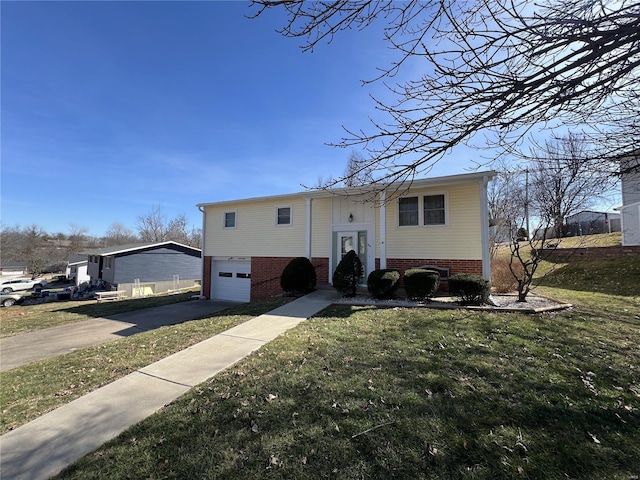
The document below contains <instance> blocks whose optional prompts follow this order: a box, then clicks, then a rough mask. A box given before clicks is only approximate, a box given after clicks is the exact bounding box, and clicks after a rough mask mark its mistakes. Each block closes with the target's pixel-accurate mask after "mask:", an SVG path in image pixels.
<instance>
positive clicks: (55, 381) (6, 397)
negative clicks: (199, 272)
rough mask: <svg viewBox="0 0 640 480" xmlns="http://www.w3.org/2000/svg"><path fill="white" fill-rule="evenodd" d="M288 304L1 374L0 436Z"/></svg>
mask: <svg viewBox="0 0 640 480" xmlns="http://www.w3.org/2000/svg"><path fill="white" fill-rule="evenodd" d="M290 300H291V298H282V297H281V298H278V297H276V298H272V299H269V300H264V301H261V302H254V303H250V304H243V305H237V306H234V307H231V308H228V309H226V310H223V311H220V312H217V313H215V314H213V315H212V316H211V317H208V318H204V319H197V320H192V321H189V322H184V323H181V324H178V325H170V326H166V327H161V328H158V329H155V330H151V331H148V332H144V333H139V334H137V335H133V336H130V337H124V338H121V339H119V340H116V341H113V342H108V343H104V344H101V345H96V346H93V347H89V348H84V349H81V350H77V351H75V352H72V353H68V354H65V355H61V356H59V357H54V358H49V359H45V360H41V361H38V362H33V363H30V364H28V365H24V366H22V367H18V368H14V369H12V370H8V371H4V372H0V381H1V383H2V389H0V405H2V416H0V433H6V432H7V431H8V430H11V429H13V428H16V427H18V426H20V425H22V424H24V423H27V422H29V421H31V420H33V419H34V418H37V417H39V416H40V415H42V414H43V413H46V412H48V411H50V410H53V409H54V408H57V407H60V406H61V405H64V404H65V403H68V402H71V401H72V400H74V399H76V398H78V397H80V396H82V395H86V394H87V393H89V392H90V391H92V390H95V389H97V388H99V387H101V386H103V385H105V384H107V383H109V382H113V381H114V380H117V379H118V378H121V377H124V376H125V375H127V374H129V373H131V372H133V371H135V370H136V369H139V368H141V367H144V366H146V365H150V364H151V363H153V362H155V361H157V360H160V359H162V358H165V357H167V356H169V355H171V354H172V353H175V352H177V351H179V350H183V349H185V348H187V347H189V346H191V345H194V344H196V343H198V342H201V341H203V340H205V339H207V338H210V337H212V336H213V335H216V334H218V333H220V332H223V331H225V330H228V329H229V328H231V327H234V326H235V325H239V324H240V323H242V322H245V321H247V320H249V319H251V318H253V317H256V316H258V315H261V314H262V313H265V312H268V311H270V310H273V309H274V308H277V307H279V306H280V305H283V304H285V303H287V302H288V301H290ZM123 304H125V302H114V303H110V304H100V305H98V307H102V306H105V305H108V306H109V308H111V309H113V308H116V307H118V308H122V306H123ZM49 305H58V304H49Z"/></svg>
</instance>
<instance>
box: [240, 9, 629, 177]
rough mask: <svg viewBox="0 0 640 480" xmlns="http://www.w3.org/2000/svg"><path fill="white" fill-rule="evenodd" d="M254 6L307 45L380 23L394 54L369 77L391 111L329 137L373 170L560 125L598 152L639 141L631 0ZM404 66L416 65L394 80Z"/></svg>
mask: <svg viewBox="0 0 640 480" xmlns="http://www.w3.org/2000/svg"><path fill="white" fill-rule="evenodd" d="M252 8H253V17H259V16H260V15H263V14H264V12H265V11H266V10H268V9H270V8H282V9H284V10H285V11H286V13H287V14H288V20H287V22H286V24H285V25H284V26H283V28H282V30H281V31H280V33H281V34H283V35H284V36H287V37H294V38H300V39H303V41H304V44H303V46H302V49H303V51H309V50H313V49H314V48H316V47H317V46H318V45H319V44H320V43H324V42H327V43H330V42H331V40H332V38H333V37H334V35H337V34H339V33H340V32H341V31H343V30H350V29H357V30H363V29H366V28H371V29H377V28H379V29H380V30H381V35H382V36H383V38H384V39H385V41H386V42H387V43H388V44H389V46H390V47H391V49H393V50H394V51H395V52H396V54H397V57H396V58H395V59H394V60H393V61H392V62H391V63H390V64H388V65H381V66H379V72H380V73H379V75H378V76H377V77H375V78H371V79H367V80H365V81H364V83H365V84H368V83H373V82H384V85H386V86H388V89H389V90H390V91H391V94H392V96H393V97H394V98H395V99H394V100H391V101H388V102H386V101H382V100H379V99H375V98H374V102H375V103H374V104H375V108H376V109H377V110H379V111H380V112H382V116H383V117H386V119H384V120H378V119H375V118H372V120H371V125H370V127H369V131H366V130H365V129H363V128H362V127H356V128H355V129H354V128H347V129H346V136H345V137H344V138H343V139H342V140H341V141H339V142H337V143H336V145H337V146H341V147H355V146H359V147H363V148H365V150H366V151H367V152H368V153H369V155H370V157H369V158H368V160H367V164H366V165H363V167H366V168H369V169H371V171H372V172H374V173H375V179H374V180H375V181H384V182H389V181H394V180H397V181H403V180H406V179H410V178H413V177H414V176H415V175H417V174H419V173H421V172H423V171H425V170H427V169H428V168H430V167H431V166H432V165H433V163H434V162H436V161H438V160H439V159H441V158H442V157H443V156H444V155H445V154H446V153H448V152H449V151H450V150H451V149H452V148H453V147H456V146H457V145H460V144H467V145H471V146H476V145H475V144H477V143H478V142H479V141H480V139H481V138H484V142H485V145H486V147H487V148H491V151H492V152H495V153H494V154H492V155H493V156H499V155H501V154H505V153H509V154H512V153H514V152H515V151H516V150H518V148H519V147H518V146H519V145H521V144H522V141H523V140H526V139H528V138H529V133H530V132H531V131H532V130H533V129H535V130H536V131H537V130H538V129H544V128H547V129H554V128H557V127H558V126H559V125H562V126H564V127H572V128H573V129H574V130H576V131H577V130H581V131H584V133H585V135H588V136H589V137H590V139H591V140H592V141H595V144H596V145H597V146H598V151H597V152H596V157H597V158H600V159H603V158H609V159H611V158H618V157H619V156H620V155H622V154H625V153H628V152H629V151H632V150H633V149H634V147H635V146H637V145H638V143H640V142H639V140H640V129H638V120H637V119H638V118H640V115H639V113H640V94H639V93H638V89H637V85H638V80H639V78H638V77H639V75H638V74H639V70H640V4H639V3H638V2H637V0H620V1H616V2H608V1H607V0H541V1H540V2H536V3H532V2H530V1H528V0H424V1H419V0H413V1H407V2H395V1H393V0H351V1H349V0H343V1H337V2H334V1H331V2H328V1H314V2H305V1H303V0H253V2H252ZM409 69H411V71H412V72H415V71H419V72H421V73H420V74H419V75H418V76H416V77H414V78H409V79H408V80H403V81H399V82H397V83H395V84H394V83H393V82H392V81H391V79H392V78H393V77H394V76H396V75H398V74H400V75H403V74H404V73H405V72H406V71H407V70H409ZM339 183H344V178H337V179H335V180H334V184H335V185H337V184H339ZM329 186H331V185H329Z"/></svg>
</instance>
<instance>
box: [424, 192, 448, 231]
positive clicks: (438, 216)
mask: <svg viewBox="0 0 640 480" xmlns="http://www.w3.org/2000/svg"><path fill="white" fill-rule="evenodd" d="M445 223H446V222H445V208H444V194H440V195H425V196H424V224H425V225H444V224H445Z"/></svg>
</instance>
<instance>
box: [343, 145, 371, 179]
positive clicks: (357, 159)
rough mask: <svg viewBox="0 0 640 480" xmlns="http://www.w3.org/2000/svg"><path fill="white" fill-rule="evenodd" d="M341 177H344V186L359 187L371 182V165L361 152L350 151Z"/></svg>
mask: <svg viewBox="0 0 640 480" xmlns="http://www.w3.org/2000/svg"><path fill="white" fill-rule="evenodd" d="M342 178H344V185H345V187H359V186H361V185H367V184H369V183H371V182H373V172H372V170H371V166H370V165H369V161H367V160H366V159H365V158H364V156H363V155H362V153H360V152H358V151H356V150H353V151H352V152H351V155H349V160H348V161H347V168H346V169H345V171H344V175H343V176H342Z"/></svg>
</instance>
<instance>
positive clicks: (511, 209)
mask: <svg viewBox="0 0 640 480" xmlns="http://www.w3.org/2000/svg"><path fill="white" fill-rule="evenodd" d="M496 171H497V172H498V175H497V176H496V177H494V179H493V180H492V181H491V182H490V183H489V186H488V188H487V198H488V201H489V221H490V223H491V229H490V242H491V257H492V258H493V257H494V256H495V253H496V248H497V246H498V244H499V243H506V242H510V241H511V240H512V238H513V237H514V235H515V237H516V238H518V237H519V235H518V232H519V230H520V229H522V228H524V226H523V227H518V228H516V231H515V232H512V229H513V223H514V221H515V219H518V218H523V219H524V218H526V217H525V215H526V207H525V203H526V198H525V197H526V195H525V184H524V182H523V178H522V175H521V172H522V169H521V168H520V167H519V166H517V165H516V166H510V165H508V164H506V163H504V162H501V164H500V166H499V167H498V168H497V169H496ZM525 223H526V222H525ZM523 225H524V224H523ZM525 230H526V228H525ZM527 236H528V232H527Z"/></svg>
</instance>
